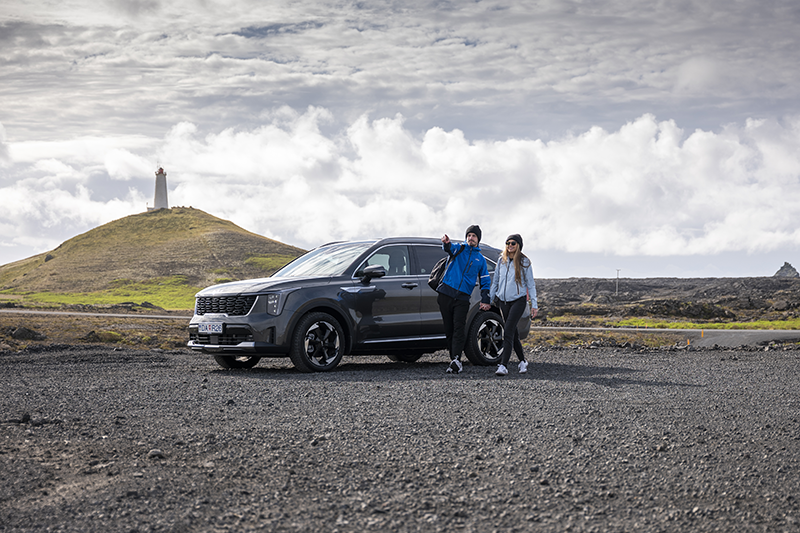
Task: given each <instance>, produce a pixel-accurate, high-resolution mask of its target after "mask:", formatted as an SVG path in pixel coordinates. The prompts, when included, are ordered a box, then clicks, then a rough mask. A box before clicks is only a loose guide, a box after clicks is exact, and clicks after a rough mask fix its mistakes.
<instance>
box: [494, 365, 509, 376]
mask: <svg viewBox="0 0 800 533" xmlns="http://www.w3.org/2000/svg"><path fill="white" fill-rule="evenodd" d="M495 374H497V375H498V376H505V375H506V374H508V369H507V368H506V366H505V365H497V372H495Z"/></svg>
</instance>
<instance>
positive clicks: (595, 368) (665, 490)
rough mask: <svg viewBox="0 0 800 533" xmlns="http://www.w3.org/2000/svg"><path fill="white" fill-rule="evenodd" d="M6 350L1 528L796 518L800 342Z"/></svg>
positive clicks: (572, 524)
mask: <svg viewBox="0 0 800 533" xmlns="http://www.w3.org/2000/svg"><path fill="white" fill-rule="evenodd" d="M529 360H530V361H532V364H531V366H530V370H529V373H528V374H527V375H519V374H517V373H516V364H512V369H511V370H512V373H511V374H509V375H508V376H506V377H503V378H500V377H496V376H495V375H494V373H493V370H494V369H493V368H487V367H481V368H478V367H472V366H469V365H467V366H465V371H464V373H462V374H460V375H455V376H454V375H446V374H445V372H444V371H445V368H446V363H445V357H444V356H443V354H441V353H439V354H435V355H434V356H426V357H425V358H423V359H422V360H421V361H420V362H419V363H417V364H414V365H406V364H402V363H392V362H389V361H388V359H386V358H383V357H374V358H373V357H369V358H345V360H344V361H343V363H342V364H341V365H340V366H339V367H338V368H337V369H336V371H334V372H330V373H324V374H301V373H298V372H296V371H295V370H293V369H292V367H291V366H290V364H289V363H288V362H285V361H282V360H262V362H261V364H260V365H259V366H258V367H256V368H254V369H252V370H246V371H224V370H222V369H220V368H219V367H217V365H216V363H214V361H213V359H212V358H211V357H209V356H201V355H196V354H192V353H188V352H186V351H184V350H176V351H160V350H151V351H141V350H139V351H137V350H127V349H122V350H119V349H117V350H112V349H109V348H101V347H77V346H75V347H71V346H65V345H61V346H58V345H55V346H43V347H39V348H37V349H36V350H34V351H27V352H19V353H11V352H6V353H0V390H2V395H1V396H0V406H1V409H0V531H45V530H48V531H50V530H52V531H255V530H264V531H315V532H316V531H319V530H324V531H387V530H389V531H452V530H462V531H476V532H477V531H481V532H483V531H493V530H496V531H528V530H538V531H567V530H569V531H634V530H640V531H770V532H772V531H798V528H800V503H798V498H800V472H799V471H798V467H799V466H800V440H799V439H800V394H799V393H798V383H800V351H795V350H785V351H784V350H780V351H779V350H768V351H764V350H763V349H761V350H760V351H755V350H753V351H745V350H742V349H739V350H686V349H684V350H652V351H637V350H632V349H627V350H625V349H597V350H589V349H583V350H572V349H549V350H542V351H533V352H532V353H531V355H530V357H529Z"/></svg>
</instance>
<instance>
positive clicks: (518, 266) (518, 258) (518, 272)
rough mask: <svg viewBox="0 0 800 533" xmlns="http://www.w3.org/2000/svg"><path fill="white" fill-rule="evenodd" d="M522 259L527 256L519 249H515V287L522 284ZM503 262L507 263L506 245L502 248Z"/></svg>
mask: <svg viewBox="0 0 800 533" xmlns="http://www.w3.org/2000/svg"><path fill="white" fill-rule="evenodd" d="M517 248H519V245H517ZM524 259H527V257H525V254H523V253H522V252H521V251H517V252H516V253H515V254H514V259H513V261H514V281H515V282H516V283H517V287H519V286H521V285H523V281H522V271H523V269H524V268H525V267H523V266H522V265H523V262H522V261H523V260H524ZM503 262H504V263H506V264H508V246H506V247H505V248H503Z"/></svg>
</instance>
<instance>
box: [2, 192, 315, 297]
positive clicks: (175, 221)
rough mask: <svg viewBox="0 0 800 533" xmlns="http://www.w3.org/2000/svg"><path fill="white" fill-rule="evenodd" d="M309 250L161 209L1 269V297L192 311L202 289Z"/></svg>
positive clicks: (188, 212)
mask: <svg viewBox="0 0 800 533" xmlns="http://www.w3.org/2000/svg"><path fill="white" fill-rule="evenodd" d="M303 252H304V250H302V249H300V248H296V247H294V246H289V245H286V244H283V243H280V242H278V241H274V240H272V239H267V238H266V237H262V236H260V235H256V234H255V233H251V232H249V231H247V230H244V229H242V228H240V227H239V226H237V225H235V224H233V223H232V222H230V221H227V220H222V219H220V218H217V217H214V216H212V215H209V214H208V213H205V212H203V211H200V210H198V209H192V208H186V207H177V208H172V209H160V210H156V211H149V212H146V213H140V214H137V215H131V216H127V217H125V218H121V219H119V220H114V221H113V222H109V223H108V224H105V225H103V226H100V227H98V228H95V229H93V230H91V231H88V232H86V233H83V234H81V235H78V236H77V237H74V238H72V239H69V240H68V241H65V242H64V243H62V244H61V245H60V246H59V247H58V248H56V249H55V250H52V251H50V252H47V253H43V254H39V255H36V256H33V257H29V258H28V259H23V260H21V261H16V262H14V263H9V264H7V265H3V266H0V295H5V299H10V298H12V297H14V296H16V297H17V298H19V297H22V298H23V299H24V301H26V302H52V303H62V304H115V303H121V302H126V301H134V302H142V301H147V302H150V303H152V304H154V305H157V306H159V307H164V308H166V309H190V308H192V307H193V305H194V299H193V296H194V293H195V292H197V291H198V290H200V289H201V288H203V287H207V286H208V285H212V284H214V283H221V282H224V281H231V280H237V279H247V278H255V277H264V276H268V275H270V274H271V273H273V272H275V271H276V270H277V269H278V268H280V267H281V266H283V265H285V264H286V263H288V262H289V261H290V260H292V259H294V258H295V257H297V256H298V255H300V254H302V253H303Z"/></svg>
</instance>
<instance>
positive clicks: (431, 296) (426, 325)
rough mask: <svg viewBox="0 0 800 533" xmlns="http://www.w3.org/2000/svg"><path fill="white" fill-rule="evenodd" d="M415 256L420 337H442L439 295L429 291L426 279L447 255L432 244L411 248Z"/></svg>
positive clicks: (442, 326)
mask: <svg viewBox="0 0 800 533" xmlns="http://www.w3.org/2000/svg"><path fill="white" fill-rule="evenodd" d="M412 248H413V249H414V255H415V256H416V260H417V262H416V267H417V272H416V274H417V281H418V283H419V284H420V287H421V290H420V311H419V314H420V320H419V323H420V335H421V336H422V337H438V336H441V337H444V323H443V322H442V314H441V312H439V304H438V302H437V301H436V298H437V296H438V294H439V293H437V292H436V291H435V290H433V289H431V288H430V286H429V285H428V277H429V276H430V275H431V270H433V266H434V265H435V264H436V262H437V261H439V259H441V258H442V257H445V256H446V255H447V253H446V252H445V251H444V250H442V247H441V245H439V246H437V245H434V244H415V245H414V246H413V247H412Z"/></svg>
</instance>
